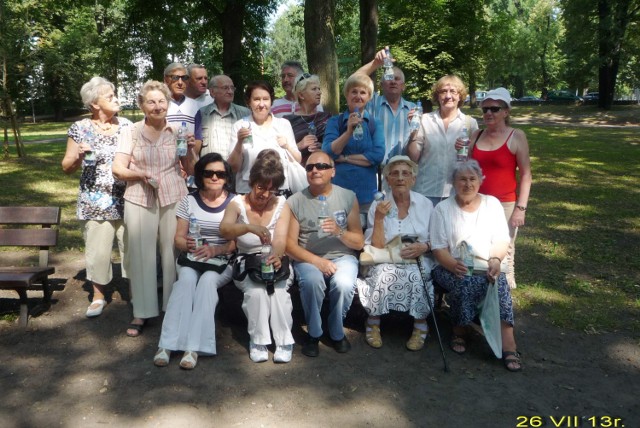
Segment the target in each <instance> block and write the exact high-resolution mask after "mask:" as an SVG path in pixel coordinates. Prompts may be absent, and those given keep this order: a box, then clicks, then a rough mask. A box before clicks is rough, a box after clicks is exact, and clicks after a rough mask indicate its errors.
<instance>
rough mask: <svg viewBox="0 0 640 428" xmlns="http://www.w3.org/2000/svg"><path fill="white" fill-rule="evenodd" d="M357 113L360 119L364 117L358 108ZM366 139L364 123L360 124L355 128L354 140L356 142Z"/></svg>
mask: <svg viewBox="0 0 640 428" xmlns="http://www.w3.org/2000/svg"><path fill="white" fill-rule="evenodd" d="M355 113H356V114H357V115H358V117H362V116H361V115H360V109H359V108H358V107H356V110H355ZM363 138H364V129H363V128H362V123H358V124H357V125H356V126H355V128H353V139H354V140H356V141H361V140H362V139H363Z"/></svg>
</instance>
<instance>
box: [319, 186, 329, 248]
mask: <svg viewBox="0 0 640 428" xmlns="http://www.w3.org/2000/svg"><path fill="white" fill-rule="evenodd" d="M318 201H320V211H318V238H324V237H325V236H329V234H328V233H327V232H325V231H324V230H322V223H323V222H324V221H325V220H326V219H328V218H329V217H330V215H329V202H327V197H326V196H323V195H320V196H318Z"/></svg>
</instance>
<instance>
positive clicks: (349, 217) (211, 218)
mask: <svg viewBox="0 0 640 428" xmlns="http://www.w3.org/2000/svg"><path fill="white" fill-rule="evenodd" d="M293 93H294V95H295V96H296V98H297V101H298V103H299V108H298V109H296V110H295V112H294V113H292V114H290V115H287V116H285V118H277V117H275V116H274V115H273V114H272V113H271V107H272V104H273V101H274V90H273V87H272V86H271V85H270V84H269V83H267V82H264V81H255V82H251V83H250V84H248V85H247V87H246V90H245V94H244V95H245V101H246V103H247V106H248V107H249V110H250V114H249V115H248V116H246V117H244V118H242V119H240V120H238V121H237V122H236V123H235V125H234V126H233V133H232V134H233V135H232V138H231V141H229V155H228V157H227V158H224V157H223V156H222V155H220V154H219V153H215V152H214V153H207V154H203V155H202V156H201V157H199V154H198V153H197V152H196V147H197V144H196V141H195V138H194V135H193V133H188V134H187V137H186V139H187V147H188V150H187V153H186V155H179V154H177V151H176V138H177V127H175V126H173V125H170V124H168V123H167V121H166V115H167V108H168V105H169V99H170V96H171V94H170V92H169V90H168V88H167V86H166V85H165V84H163V83H161V82H157V81H148V82H146V83H145V84H144V85H143V86H142V89H141V90H140V93H139V95H138V105H139V106H140V108H141V110H142V111H143V113H144V119H143V120H141V121H140V122H137V123H135V124H132V123H131V122H129V121H128V120H126V119H123V118H120V117H118V115H117V113H118V111H119V103H118V100H117V98H116V96H115V93H114V87H113V85H112V84H111V83H110V82H108V81H106V80H105V79H102V78H98V77H96V78H93V79H91V80H90V81H89V82H87V83H86V84H85V85H84V86H83V88H82V90H81V95H82V99H83V102H84V104H85V106H86V107H87V108H88V109H89V110H90V111H91V117H90V118H88V119H83V120H81V121H79V122H76V123H74V124H73V125H72V126H71V128H70V129H69V140H68V144H67V152H66V154H65V157H64V159H63V161H62V166H63V169H64V171H65V172H66V173H71V172H73V171H75V170H77V169H78V168H80V167H82V175H81V178H80V192H79V196H78V218H79V219H80V220H83V221H84V238H85V243H86V246H85V257H86V268H87V280H88V281H90V282H91V283H92V284H93V300H92V302H91V304H90V306H89V307H88V309H87V313H86V315H87V316H88V317H95V316H98V315H100V314H101V313H102V311H103V309H104V307H105V306H106V304H107V302H106V299H105V295H104V294H105V289H104V288H105V285H106V284H108V283H109V282H110V281H111V279H112V272H111V250H112V245H113V240H114V238H117V240H118V244H119V249H120V253H121V257H122V260H123V276H125V277H127V278H129V281H130V285H131V303H132V306H133V319H132V321H131V323H130V324H129V326H128V329H127V331H126V333H127V335H129V336H132V337H135V336H139V335H140V334H142V331H143V328H144V326H145V323H146V321H147V320H148V319H150V318H153V317H156V316H158V315H160V306H159V303H158V277H159V276H158V272H157V263H156V257H157V256H156V254H157V253H156V251H157V252H158V254H159V255H160V260H161V262H160V265H161V268H162V291H163V302H162V306H161V308H162V310H164V311H166V313H165V316H164V322H163V325H162V332H161V335H160V342H159V349H158V352H157V353H156V355H155V356H154V360H153V361H154V364H155V365H156V366H166V365H168V364H169V360H170V356H171V352H172V351H182V352H183V356H182V359H181V361H180V367H182V368H184V369H193V368H194V367H195V366H196V364H197V359H198V356H199V355H200V356H203V355H215V354H216V352H217V351H216V337H215V321H214V312H215V308H216V305H217V303H218V293H217V290H218V288H220V287H222V286H223V285H225V284H227V283H229V282H230V281H231V280H233V281H234V282H235V285H236V286H237V287H238V288H239V289H240V290H241V291H242V292H243V294H244V299H243V304H242V309H243V311H244V313H245V315H246V317H247V320H248V333H249V339H250V342H249V356H250V358H251V360H252V361H254V362H263V361H266V360H268V358H269V350H268V346H269V345H271V344H272V337H273V342H275V352H274V354H273V360H274V362H279V363H286V362H288V361H290V360H291V358H292V354H293V345H294V340H293V336H292V334H291V329H292V316H291V312H292V303H291V297H290V294H289V293H288V288H289V286H290V285H291V283H292V282H293V279H294V277H295V279H296V280H297V282H298V285H299V288H300V294H301V301H302V306H303V310H304V312H305V319H306V323H307V326H308V335H307V339H306V341H305V343H304V346H303V348H302V353H303V354H304V355H307V356H312V357H314V356H317V355H318V354H319V345H318V344H319V342H320V339H321V337H322V336H323V329H322V317H321V316H320V309H321V307H322V303H323V300H324V299H325V298H327V297H328V300H329V316H328V320H327V323H328V326H327V330H328V333H329V336H330V339H331V343H333V346H334V348H335V349H336V351H338V352H347V351H348V350H349V349H350V344H349V342H348V340H347V338H346V336H345V334H344V330H343V326H342V322H343V319H344V317H345V316H346V312H347V310H348V309H349V307H350V306H351V302H352V299H353V297H354V294H355V291H356V289H357V291H358V297H359V299H360V302H361V303H362V306H363V307H364V308H365V310H366V312H367V314H368V318H367V320H366V325H365V340H366V343H368V344H369V345H370V346H371V347H373V348H380V347H381V346H382V337H381V332H380V321H381V316H382V315H385V314H388V313H390V312H391V311H399V312H406V313H408V314H409V315H410V316H411V317H413V320H414V324H413V331H412V333H411V335H410V338H409V340H408V341H407V342H406V347H407V349H409V350H412V351H417V350H420V349H422V348H423V346H424V343H425V340H426V339H427V337H428V334H429V328H428V324H427V316H428V315H429V313H430V312H431V310H432V309H433V306H434V305H433V286H432V281H431V278H432V277H433V279H434V280H435V282H437V284H438V285H439V286H440V287H442V288H443V289H444V290H445V291H446V292H447V293H448V295H447V301H448V303H449V305H450V312H451V320H452V322H453V338H452V340H451V349H452V350H453V351H454V352H456V353H464V352H465V351H466V346H467V342H466V341H467V339H468V334H467V333H468V331H467V326H469V325H470V324H471V323H472V322H473V320H474V319H475V318H476V316H477V315H478V303H479V302H480V301H481V300H482V299H483V298H484V296H485V294H486V291H487V288H488V286H489V284H492V283H496V284H497V285H498V290H499V303H500V319H501V326H502V330H501V333H502V343H503V362H504V365H505V367H506V368H507V369H508V370H510V371H518V370H520V369H521V367H522V365H521V361H520V357H519V354H518V352H517V350H516V344H515V340H514V335H513V308H512V302H511V296H510V287H509V283H508V281H507V278H506V276H505V268H507V267H508V265H509V264H510V263H512V260H513V252H514V250H513V242H514V239H515V235H516V231H517V228H518V226H521V225H522V224H524V214H525V210H526V203H527V200H528V196H529V187H530V184H531V172H530V166H529V155H528V144H527V140H526V137H525V135H524V133H523V132H522V131H520V130H514V129H513V128H511V127H509V124H508V118H509V113H510V97H509V94H508V92H507V91H506V90H505V89H503V88H498V89H496V90H494V91H490V92H489V94H488V96H487V98H486V99H485V100H484V101H483V103H482V106H481V107H482V111H483V119H484V123H485V125H486V126H487V127H486V129H485V130H482V131H478V125H477V122H476V121H475V120H474V119H471V118H470V117H468V116H466V115H464V114H463V113H462V112H461V111H460V107H461V105H462V102H463V101H462V100H464V97H465V95H466V90H465V87H464V85H463V83H462V81H460V79H459V78H457V77H456V76H445V77H443V78H442V79H440V80H439V81H438V82H436V84H434V87H433V94H432V99H433V101H434V102H435V103H436V104H437V105H438V106H439V109H438V110H436V111H435V112H432V113H427V114H424V115H423V116H422V117H421V118H420V127H419V128H418V130H417V131H414V132H412V133H411V135H410V137H409V140H408V142H407V144H406V147H405V149H404V153H405V154H406V155H397V156H394V157H391V158H390V159H389V160H388V162H387V163H386V165H384V169H383V170H382V171H383V172H382V174H383V177H384V182H385V187H384V188H385V189H387V191H386V192H385V193H386V195H384V194H383V195H382V196H380V195H378V197H375V196H376V192H377V190H378V183H377V180H378V179H377V173H378V167H379V166H380V165H381V162H382V161H383V158H384V157H385V137H384V128H383V126H384V125H383V122H381V121H380V120H379V119H375V118H373V117H371V116H370V115H369V113H368V112H367V110H366V109H365V106H366V105H367V103H368V102H369V100H370V99H371V97H372V94H373V82H372V81H371V79H370V78H369V77H368V76H367V75H365V74H363V73H355V74H353V75H352V76H350V77H349V78H348V79H347V81H346V82H345V85H344V96H345V98H346V103H347V107H348V108H347V111H345V112H343V113H341V114H338V115H335V116H331V115H330V114H328V113H325V112H323V111H321V110H320V111H319V110H318V107H319V106H320V101H321V91H320V82H319V80H318V77H317V76H314V75H309V74H299V75H298V77H297V78H296V80H295V82H294V84H293ZM410 119H411V116H410V117H409V120H410ZM462 128H467V129H468V130H469V131H470V133H471V134H472V135H471V141H472V146H471V151H470V153H471V154H470V159H469V160H465V161H456V148H459V147H460V145H461V144H462V142H461V141H460V140H459V139H458V135H459V133H460V130H461V129H462ZM291 163H299V164H298V167H299V166H300V164H301V165H302V166H303V167H304V169H305V171H304V172H306V181H307V183H306V184H308V186H305V187H306V188H305V189H304V190H302V191H300V192H295V194H293V193H294V192H291V189H292V187H293V186H292V182H293V181H292V180H294V177H293V176H291V174H292V173H291V172H290V171H291V168H290V166H291V165H290V164H291ZM516 170H517V171H519V177H520V180H519V181H520V186H519V189H516V187H517V180H516ZM185 174H187V175H193V176H194V178H195V185H196V187H197V190H196V191H194V192H192V193H188V192H187V187H186V185H185V180H184V175H185ZM292 194H293V195H292ZM492 195H493V196H492ZM285 196H290V197H289V198H288V199H287V198H286V197H285ZM494 196H495V197H494ZM501 203H502V205H501ZM361 218H362V219H366V220H365V224H363V223H362V221H361ZM507 220H508V222H507ZM195 230H197V231H198V232H197V233H196V234H194V231H195ZM363 230H364V232H363ZM399 237H404V238H406V237H410V239H409V240H408V241H407V240H404V241H403V242H404V243H403V244H402V245H401V248H400V252H399V255H400V258H401V262H398V261H397V260H382V261H379V262H377V263H375V264H374V265H373V266H371V267H369V268H368V270H367V271H366V272H364V275H363V276H362V277H361V278H357V276H358V260H357V257H358V254H359V252H360V251H361V250H362V248H363V246H365V245H366V246H368V247H369V248H373V249H379V250H385V249H387V247H388V246H389V243H390V242H392V241H394V239H398V238H399ZM461 243H465V244H467V245H468V246H470V247H472V248H473V255H474V259H473V269H471V266H468V262H467V263H466V264H465V262H464V261H463V254H461ZM265 247H266V248H268V249H269V250H270V252H269V253H268V254H266V255H265V254H264V248H265ZM261 251H262V253H263V254H260V253H261ZM177 253H181V254H180V257H178V261H177V262H176V256H177ZM236 255H241V256H242V257H236ZM288 257H290V258H291V259H292V260H291V263H290V261H289V259H288ZM187 259H188V260H190V261H192V262H193V263H191V262H185V261H184V260H187ZM418 259H419V261H421V263H416V261H418ZM254 260H257V262H256V263H257V268H256V267H255V266H253V264H255V263H253V261H254ZM211 261H217V263H210V262H211ZM245 263H246V265H245ZM289 264H290V265H289ZM250 265H251V267H250ZM205 266H206V267H205ZM265 266H267V268H268V267H269V266H271V267H272V268H270V269H271V270H269V269H267V270H266V271H267V272H269V271H273V272H274V274H273V275H272V276H271V277H267V276H261V272H265ZM289 268H291V269H289ZM471 270H472V271H473V272H472V273H471ZM254 271H257V273H255V272H254ZM510 272H512V265H511V271H510ZM176 273H177V281H176ZM247 273H249V275H247Z"/></svg>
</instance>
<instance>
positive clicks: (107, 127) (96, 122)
mask: <svg viewBox="0 0 640 428" xmlns="http://www.w3.org/2000/svg"><path fill="white" fill-rule="evenodd" d="M91 122H93V124H94V125H95V126H96V127H97V128H98V129H100V130H102V131H111V128H113V123H112V122H111V119H109V121H108V122H105V123H101V122H100V121H99V120H95V119H91Z"/></svg>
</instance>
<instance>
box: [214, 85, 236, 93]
mask: <svg viewBox="0 0 640 428" xmlns="http://www.w3.org/2000/svg"><path fill="white" fill-rule="evenodd" d="M214 88H218V89H220V90H221V91H222V92H227V91H231V92H235V91H236V87H235V86H214Z"/></svg>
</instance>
